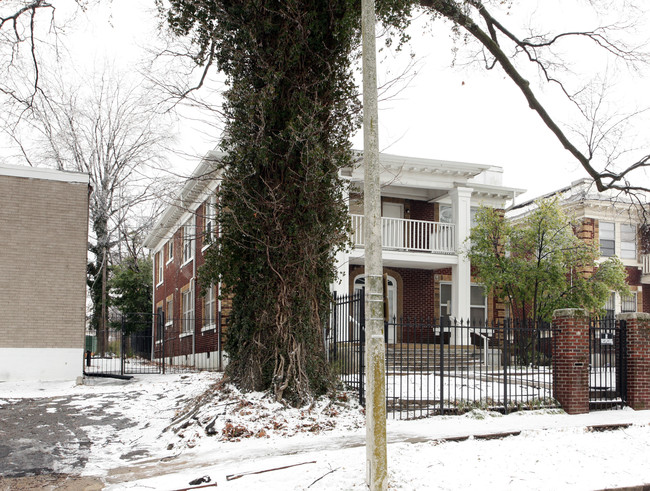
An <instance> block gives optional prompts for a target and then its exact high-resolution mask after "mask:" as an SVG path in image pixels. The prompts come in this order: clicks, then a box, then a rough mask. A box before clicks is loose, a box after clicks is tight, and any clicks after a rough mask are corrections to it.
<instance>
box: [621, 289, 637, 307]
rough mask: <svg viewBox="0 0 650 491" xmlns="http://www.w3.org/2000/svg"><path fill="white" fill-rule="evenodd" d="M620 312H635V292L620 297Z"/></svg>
mask: <svg viewBox="0 0 650 491" xmlns="http://www.w3.org/2000/svg"><path fill="white" fill-rule="evenodd" d="M621 312H636V292H630V294H629V295H621Z"/></svg>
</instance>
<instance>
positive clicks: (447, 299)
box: [440, 283, 451, 326]
mask: <svg viewBox="0 0 650 491" xmlns="http://www.w3.org/2000/svg"><path fill="white" fill-rule="evenodd" d="M450 318H451V283H440V322H441V324H442V325H443V326H448V325H449V319H450Z"/></svg>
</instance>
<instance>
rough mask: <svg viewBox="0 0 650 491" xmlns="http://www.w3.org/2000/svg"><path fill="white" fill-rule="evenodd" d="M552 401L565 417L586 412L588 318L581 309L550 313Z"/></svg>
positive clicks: (587, 394) (587, 403) (587, 399)
mask: <svg viewBox="0 0 650 491" xmlns="http://www.w3.org/2000/svg"><path fill="white" fill-rule="evenodd" d="M553 327H554V328H555V329H556V331H555V332H554V333H553V336H554V337H555V342H554V343H553V397H554V398H555V399H556V400H557V401H558V402H559V403H560V404H561V405H562V408H563V409H564V410H565V411H566V412H567V413H569V414H582V413H588V412H589V318H588V317H587V312H586V311H585V310H583V309H560V310H556V311H555V312H553Z"/></svg>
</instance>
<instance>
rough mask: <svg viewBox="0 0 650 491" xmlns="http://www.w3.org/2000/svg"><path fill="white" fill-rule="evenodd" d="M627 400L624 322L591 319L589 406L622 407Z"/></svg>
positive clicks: (592, 407) (609, 319) (610, 319)
mask: <svg viewBox="0 0 650 491" xmlns="http://www.w3.org/2000/svg"><path fill="white" fill-rule="evenodd" d="M626 401H627V339H626V325H625V321H616V320H614V319H613V318H609V317H607V318H604V319H592V320H591V321H590V323H589V407H590V408H591V409H604V408H612V407H623V406H625V403H626Z"/></svg>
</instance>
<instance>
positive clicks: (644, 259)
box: [641, 254, 650, 274]
mask: <svg viewBox="0 0 650 491" xmlns="http://www.w3.org/2000/svg"><path fill="white" fill-rule="evenodd" d="M641 272H642V274H650V254H641Z"/></svg>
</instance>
